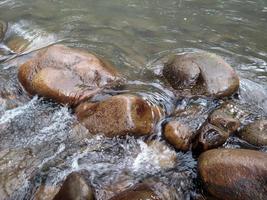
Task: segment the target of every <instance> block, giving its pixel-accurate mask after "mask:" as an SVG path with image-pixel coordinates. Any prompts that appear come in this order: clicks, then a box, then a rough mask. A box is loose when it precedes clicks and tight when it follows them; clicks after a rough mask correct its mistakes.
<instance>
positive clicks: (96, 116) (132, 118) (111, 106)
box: [75, 95, 158, 137]
mask: <svg viewBox="0 0 267 200" xmlns="http://www.w3.org/2000/svg"><path fill="white" fill-rule="evenodd" d="M155 111H156V109H153V107H152V106H150V105H149V104H148V102H146V101H145V100H143V99H142V98H140V97H137V96H131V95H118V96H113V97H110V98H108V99H106V100H104V101H102V102H100V103H83V104H81V105H79V106H78V107H77V108H76V111H75V112H76V115H77V117H78V120H79V121H81V122H82V123H83V124H84V125H85V127H86V128H87V129H88V130H89V132H90V133H92V134H97V133H103V134H105V135H106V136H107V137H115V136H124V135H127V134H131V135H135V136H141V135H149V134H151V133H152V132H153V129H154V124H155V123H156V118H157V116H158V114H154V112H155Z"/></svg>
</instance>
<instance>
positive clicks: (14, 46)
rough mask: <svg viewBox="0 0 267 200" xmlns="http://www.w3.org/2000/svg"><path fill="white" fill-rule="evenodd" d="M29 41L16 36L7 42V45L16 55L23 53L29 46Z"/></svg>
mask: <svg viewBox="0 0 267 200" xmlns="http://www.w3.org/2000/svg"><path fill="white" fill-rule="evenodd" d="M29 44H30V43H29V41H28V40H26V39H25V38H23V37H19V36H14V37H11V38H10V39H8V41H6V45H7V46H8V48H9V49H10V50H12V51H13V52H15V53H22V52H23V51H25V50H26V48H27V47H28V46H29Z"/></svg>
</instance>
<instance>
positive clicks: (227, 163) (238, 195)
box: [198, 149, 267, 200]
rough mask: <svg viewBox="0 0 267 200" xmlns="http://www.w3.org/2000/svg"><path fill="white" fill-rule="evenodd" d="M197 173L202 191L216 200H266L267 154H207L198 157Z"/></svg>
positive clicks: (230, 151)
mask: <svg viewBox="0 0 267 200" xmlns="http://www.w3.org/2000/svg"><path fill="white" fill-rule="evenodd" d="M198 170H199V174H200V177H201V179H202V181H203V183H204V186H205V188H206V190H207V191H208V192H209V193H210V194H211V195H213V196H215V197H216V198H218V199H224V200H228V199H229V200H251V199H259V200H264V199H267V183H266V180H267V179H266V178H267V153H264V152H258V151H253V150H245V149H215V150H210V151H207V152H205V153H203V154H201V156H200V157H199V160H198Z"/></svg>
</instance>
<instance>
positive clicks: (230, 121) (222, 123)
mask: <svg viewBox="0 0 267 200" xmlns="http://www.w3.org/2000/svg"><path fill="white" fill-rule="evenodd" d="M209 121H210V123H211V124H212V125H214V126H217V127H218V128H220V129H222V130H224V131H225V132H227V133H230V134H232V133H234V132H235V131H237V129H238V128H239V127H240V122H239V120H238V119H236V118H234V117H233V116H232V115H231V114H230V113H228V112H226V111H225V110H224V109H223V108H222V109H218V110H215V111H214V112H213V113H212V114H211V115H210V117H209Z"/></svg>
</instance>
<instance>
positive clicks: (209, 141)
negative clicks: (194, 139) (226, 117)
mask: <svg viewBox="0 0 267 200" xmlns="http://www.w3.org/2000/svg"><path fill="white" fill-rule="evenodd" d="M228 137H229V133H227V132H225V131H224V130H221V129H220V128H218V127H216V126H214V125H212V124H206V125H204V127H202V129H201V131H200V135H199V139H198V144H197V145H198V146H197V148H200V149H201V150H204V151H205V150H208V149H212V148H217V147H220V146H221V145H223V144H224V143H225V142H226V140H227V139H228Z"/></svg>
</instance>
